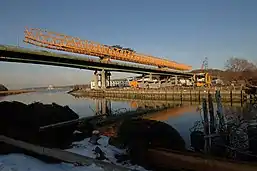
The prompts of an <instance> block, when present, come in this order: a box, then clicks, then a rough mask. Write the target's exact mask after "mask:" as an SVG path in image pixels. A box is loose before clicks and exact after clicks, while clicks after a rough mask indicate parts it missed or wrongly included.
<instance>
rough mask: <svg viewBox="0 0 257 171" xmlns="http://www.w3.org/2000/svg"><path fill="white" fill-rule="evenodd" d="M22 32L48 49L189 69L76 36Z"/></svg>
mask: <svg viewBox="0 0 257 171" xmlns="http://www.w3.org/2000/svg"><path fill="white" fill-rule="evenodd" d="M24 33H25V39H24V42H26V43H29V44H33V45H36V46H40V47H44V48H48V49H55V50H61V51H66V52H73V53H79V54H85V55H90V56H98V57H100V58H110V59H114V60H121V61H128V62H134V63H140V64H145V65H152V66H158V67H160V68H170V69H175V70H181V71H188V70H190V69H191V66H189V65H185V64H179V63H176V62H174V61H169V60H166V59H161V58H157V57H153V56H150V55H144V54H139V53H135V52H132V51H128V50H122V49H117V48H114V47H110V46H107V45H103V44H100V43H96V42H93V41H89V40H81V39H80V38H77V37H71V36H67V35H63V34H59V33H55V32H49V31H46V30H41V29H37V28H30V29H25V31H24Z"/></svg>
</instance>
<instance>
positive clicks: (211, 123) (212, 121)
mask: <svg viewBox="0 0 257 171" xmlns="http://www.w3.org/2000/svg"><path fill="white" fill-rule="evenodd" d="M208 105H209V115H210V132H211V134H213V133H214V132H215V117H214V109H213V101H212V96H211V94H210V92H209V93H208Z"/></svg>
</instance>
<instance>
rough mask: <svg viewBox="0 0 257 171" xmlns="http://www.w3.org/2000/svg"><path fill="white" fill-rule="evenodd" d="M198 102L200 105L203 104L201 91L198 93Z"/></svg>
mask: <svg viewBox="0 0 257 171" xmlns="http://www.w3.org/2000/svg"><path fill="white" fill-rule="evenodd" d="M198 101H199V103H200V102H201V92H200V90H199V93H198Z"/></svg>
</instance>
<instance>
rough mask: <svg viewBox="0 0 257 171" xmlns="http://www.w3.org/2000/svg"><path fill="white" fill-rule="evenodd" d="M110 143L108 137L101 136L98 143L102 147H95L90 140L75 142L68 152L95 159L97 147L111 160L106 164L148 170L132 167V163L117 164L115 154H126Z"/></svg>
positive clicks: (141, 168)
mask: <svg viewBox="0 0 257 171" xmlns="http://www.w3.org/2000/svg"><path fill="white" fill-rule="evenodd" d="M108 141H109V137H106V136H101V139H99V140H98V143H99V144H100V145H93V144H91V143H90V142H89V138H86V139H84V140H83V141H80V142H75V143H73V148H71V149H68V150H67V151H70V152H73V153H77V154H80V155H83V156H88V157H91V158H95V157H96V155H95V154H94V151H93V150H94V149H95V147H97V146H98V147H100V149H101V150H102V151H103V152H104V153H105V156H106V157H107V158H108V159H109V161H108V160H104V161H105V162H109V163H113V164H116V165H120V166H123V167H127V168H130V169H136V170H139V171H147V170H146V169H144V168H143V167H141V166H137V165H131V164H130V163H126V164H124V163H123V164H121V163H117V162H116V158H115V157H114V155H115V154H122V153H124V151H123V150H120V149H118V148H116V147H114V146H111V145H109V144H108Z"/></svg>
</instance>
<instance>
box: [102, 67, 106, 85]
mask: <svg viewBox="0 0 257 171" xmlns="http://www.w3.org/2000/svg"><path fill="white" fill-rule="evenodd" d="M101 88H102V89H106V71H105V70H104V69H102V71H101Z"/></svg>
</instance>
